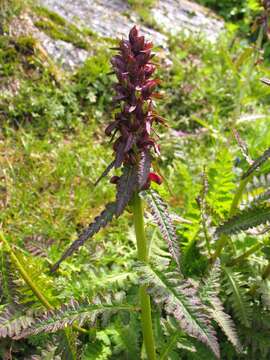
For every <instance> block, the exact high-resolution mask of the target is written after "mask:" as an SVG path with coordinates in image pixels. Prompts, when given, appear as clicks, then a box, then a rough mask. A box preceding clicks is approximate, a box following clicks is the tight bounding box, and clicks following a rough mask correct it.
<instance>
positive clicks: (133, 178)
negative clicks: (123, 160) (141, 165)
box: [115, 166, 138, 217]
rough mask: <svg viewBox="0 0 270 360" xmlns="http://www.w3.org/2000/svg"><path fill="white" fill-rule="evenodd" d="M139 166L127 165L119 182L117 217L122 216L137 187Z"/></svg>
mask: <svg viewBox="0 0 270 360" xmlns="http://www.w3.org/2000/svg"><path fill="white" fill-rule="evenodd" d="M137 184H138V183H137V168H136V166H125V167H124V169H123V174H122V176H121V177H120V179H119V180H118V182H117V194H116V211H115V214H116V217H118V216H120V215H121V214H122V212H123V211H124V210H125V208H126V206H127V204H128V203H129V201H130V200H131V198H132V195H133V193H134V191H135V189H136V188H137Z"/></svg>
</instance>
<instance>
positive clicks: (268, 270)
mask: <svg viewBox="0 0 270 360" xmlns="http://www.w3.org/2000/svg"><path fill="white" fill-rule="evenodd" d="M269 276H270V262H269V264H268V265H267V266H266V267H265V269H264V270H263V273H262V279H263V280H265V279H267V278H268V277H269Z"/></svg>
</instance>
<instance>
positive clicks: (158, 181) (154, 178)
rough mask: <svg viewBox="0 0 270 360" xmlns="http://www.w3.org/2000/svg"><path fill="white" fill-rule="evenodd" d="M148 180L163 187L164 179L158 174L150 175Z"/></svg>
mask: <svg viewBox="0 0 270 360" xmlns="http://www.w3.org/2000/svg"><path fill="white" fill-rule="evenodd" d="M148 180H150V181H153V182H155V183H156V184H158V185H161V184H162V182H163V180H162V178H161V177H160V176H159V175H158V174H156V173H153V172H150V173H149V175H148Z"/></svg>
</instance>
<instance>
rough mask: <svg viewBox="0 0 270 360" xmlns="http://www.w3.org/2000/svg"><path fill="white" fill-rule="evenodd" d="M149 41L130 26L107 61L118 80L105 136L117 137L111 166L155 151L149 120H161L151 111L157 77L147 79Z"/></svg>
mask: <svg viewBox="0 0 270 360" xmlns="http://www.w3.org/2000/svg"><path fill="white" fill-rule="evenodd" d="M152 47H153V44H152V43H151V42H150V41H146V40H145V38H144V36H140V34H139V29H138V27H137V26H134V27H133V28H132V29H131V31H130V33H129V40H121V41H120V43H119V47H118V48H117V50H118V54H117V55H115V56H113V58H112V59H111V64H112V66H113V69H114V72H115V74H116V77H117V80H118V82H117V83H116V84H115V85H114V90H115V93H116V95H115V97H114V103H115V104H116V106H117V107H118V108H119V111H118V112H117V113H116V115H115V118H114V121H113V122H111V123H110V124H109V125H108V126H107V128H106V130H105V134H106V135H107V136H112V137H113V138H114V136H115V135H116V134H118V137H117V138H116V140H115V141H114V145H113V149H114V152H115V167H116V168H117V167H120V166H121V165H122V164H129V165H135V164H136V163H137V164H138V162H139V159H140V154H142V152H145V151H150V150H151V149H153V150H154V152H155V153H156V154H157V155H159V146H158V145H157V144H156V140H155V138H154V136H153V135H152V126H153V123H155V122H157V123H163V119H162V118H161V117H159V116H158V115H157V114H156V113H155V111H154V103H153V98H159V94H157V93H156V92H155V91H156V87H157V85H158V84H159V80H158V79H151V76H152V75H153V73H154V72H155V70H156V66H155V65H154V64H153V63H152V62H151V59H152V58H153V56H154V54H153V53H152Z"/></svg>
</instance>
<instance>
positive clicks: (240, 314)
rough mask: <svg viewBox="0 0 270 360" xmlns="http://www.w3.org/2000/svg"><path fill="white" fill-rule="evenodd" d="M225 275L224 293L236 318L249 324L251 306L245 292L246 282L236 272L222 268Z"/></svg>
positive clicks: (247, 325)
mask: <svg viewBox="0 0 270 360" xmlns="http://www.w3.org/2000/svg"><path fill="white" fill-rule="evenodd" d="M223 271H224V275H225V280H226V281H225V293H226V295H227V296H228V299H229V301H230V303H231V305H232V308H233V312H234V314H235V316H236V318H237V319H238V320H239V321H240V322H241V323H242V324H243V325H244V326H246V327H249V326H250V323H251V315H252V308H251V305H250V299H249V296H248V293H247V284H246V282H245V281H244V280H243V277H242V275H241V274H240V273H238V272H233V271H232V270H231V269H230V268H225V267H224V268H223Z"/></svg>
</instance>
